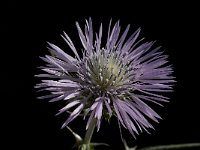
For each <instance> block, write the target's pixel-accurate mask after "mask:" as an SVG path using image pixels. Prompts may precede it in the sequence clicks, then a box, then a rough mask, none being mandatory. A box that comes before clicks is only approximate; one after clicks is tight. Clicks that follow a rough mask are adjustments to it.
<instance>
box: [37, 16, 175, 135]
mask: <svg viewBox="0 0 200 150" xmlns="http://www.w3.org/2000/svg"><path fill="white" fill-rule="evenodd" d="M111 22H112V21H110V23H109V28H108V34H107V41H106V44H105V46H104V47H103V46H102V31H103V29H102V24H101V25H100V28H99V33H96V34H95V39H94V33H93V27H92V21H91V18H90V19H89V20H86V25H85V29H84V31H83V30H82V29H81V28H80V26H79V24H78V23H77V22H76V27H77V29H78V34H79V37H80V40H81V43H82V45H83V50H82V55H83V56H82V57H80V56H79V54H78V51H77V50H76V48H75V46H74V44H73V42H72V40H71V39H70V38H69V36H68V35H67V34H66V33H65V32H64V34H63V35H62V38H63V39H64V40H65V42H66V43H67V44H68V46H69V47H70V48H71V50H72V51H73V53H74V55H75V57H72V56H70V55H68V54H67V53H65V52H64V51H63V50H62V49H60V48H59V47H58V46H56V45H54V44H51V43H48V45H49V47H48V49H49V51H50V53H51V54H52V55H46V56H45V57H41V59H42V60H44V61H45V62H46V66H42V67H41V69H42V70H43V71H44V72H46V73H45V74H39V75H37V76H38V77H45V78H49V79H45V80H42V83H40V84H37V85H36V88H40V89H41V90H47V91H50V94H49V95H44V96H41V97H39V98H41V99H45V98H49V99H50V100H49V101H50V102H55V101H60V100H64V101H66V106H64V107H63V108H62V109H60V110H59V112H58V113H57V115H59V114H61V113H64V112H66V111H68V110H73V111H72V112H71V114H70V115H69V117H68V118H67V120H66V121H65V122H64V124H63V125H62V128H63V127H65V126H67V125H68V124H69V123H70V122H71V121H72V120H74V119H75V118H76V117H77V116H79V115H80V114H81V113H82V112H83V115H84V118H85V117H86V116H89V118H88V121H87V125H86V129H88V126H89V125H90V123H91V120H92V119H94V118H96V122H95V123H96V126H97V131H98V130H99V128H100V124H101V121H102V118H103V117H111V116H112V115H114V116H116V117H117V119H118V123H119V126H121V125H122V126H123V127H124V128H126V129H128V130H129V132H130V133H131V134H132V135H133V136H134V137H135V134H139V133H140V132H142V131H147V132H148V128H153V126H152V125H151V123H150V120H153V121H155V122H158V121H159V119H160V118H161V117H160V116H159V115H158V114H157V113H156V112H155V111H154V110H153V109H151V108H150V107H149V106H148V105H147V104H146V103H147V102H153V103H156V104H159V105H162V102H167V101H168V98H167V97H166V96H163V95H161V93H163V92H170V91H172V84H173V82H174V78H173V76H172V75H171V73H172V72H173V70H172V67H171V65H168V61H167V55H164V54H163V51H160V47H156V48H152V46H153V44H154V42H145V43H141V42H142V40H143V39H142V40H138V36H139V33H140V28H139V29H138V30H136V31H135V32H134V33H133V34H132V35H130V36H127V34H128V31H129V28H130V25H128V26H127V27H126V29H125V31H124V32H123V33H120V30H121V27H120V25H119V21H117V22H116V23H115V24H114V26H113V27H111V26H112V25H111V24H112V23H111ZM72 108H74V109H72Z"/></svg>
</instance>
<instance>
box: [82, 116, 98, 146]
mask: <svg viewBox="0 0 200 150" xmlns="http://www.w3.org/2000/svg"><path fill="white" fill-rule="evenodd" d="M96 121H97V120H96V118H93V119H92V120H91V122H90V125H89V127H88V130H87V132H86V134H85V138H84V140H83V143H84V144H86V145H89V144H90V141H91V138H92V135H93V132H94V129H95V126H96Z"/></svg>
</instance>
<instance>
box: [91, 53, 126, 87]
mask: <svg viewBox="0 0 200 150" xmlns="http://www.w3.org/2000/svg"><path fill="white" fill-rule="evenodd" d="M88 66H89V68H90V69H89V74H90V80H91V82H92V83H93V85H94V86H95V87H96V88H98V89H99V90H101V91H109V90H112V89H113V90H114V89H116V88H117V87H118V86H120V85H122V84H123V81H124V74H125V69H126V67H125V66H124V65H123V63H122V61H121V60H119V58H117V55H116V54H113V53H112V54H109V55H105V54H104V53H103V54H99V55H93V57H92V58H91V59H90V60H89V65H88Z"/></svg>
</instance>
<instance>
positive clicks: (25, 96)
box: [0, 0, 200, 150]
mask: <svg viewBox="0 0 200 150" xmlns="http://www.w3.org/2000/svg"><path fill="white" fill-rule="evenodd" d="M2 6H3V8H4V9H1V10H2V13H1V21H0V26H1V28H0V34H1V35H0V36H1V37H2V39H1V53H0V54H1V55H0V56H1V60H0V61H1V75H3V77H2V78H1V85H2V89H3V91H2V90H1V93H2V94H3V95H2V96H1V102H0V103H1V108H2V109H1V110H2V113H1V125H3V127H2V128H1V130H2V132H1V136H3V142H2V144H5V146H6V147H5V148H3V149H10V148H11V147H13V148H14V149H18V148H19V149H21V150H22V149H52V150H66V149H70V147H72V146H73V143H74V138H73V136H72V135H71V134H70V133H69V132H68V131H67V130H66V129H63V130H60V127H61V125H62V123H63V121H64V120H65V119H66V116H64V115H62V116H59V117H55V116H54V114H55V113H56V112H57V111H58V109H59V108H61V107H62V106H63V105H61V104H60V103H48V102H47V101H45V100H44V101H41V100H38V99H36V96H37V93H36V91H35V89H34V88H33V86H34V85H35V84H36V83H37V82H39V80H38V79H36V78H34V77H33V76H34V74H36V73H38V70H37V69H36V67H38V66H39V65H42V64H43V62H42V61H41V60H40V59H39V56H42V55H45V54H47V49H46V41H50V42H52V43H55V44H56V45H59V46H60V47H62V48H63V49H64V50H66V51H68V50H69V49H68V48H67V47H66V44H65V43H64V42H63V40H62V38H61V37H60V34H61V33H62V31H66V33H68V34H69V36H70V37H71V38H72V39H73V40H74V41H75V42H74V43H76V44H77V46H78V47H80V46H81V45H80V42H79V39H78V35H77V32H76V28H75V21H79V22H80V24H81V26H83V25H84V21H85V19H88V17H92V20H93V23H94V28H95V29H96V30H98V28H99V25H100V23H101V22H103V25H104V26H103V27H104V28H103V29H104V31H107V28H106V27H107V26H108V21H109V20H110V18H113V20H114V21H117V20H118V19H120V20H121V26H122V29H125V27H126V25H127V24H129V23H130V24H131V25H132V26H131V32H133V31H134V30H135V29H137V28H138V27H142V33H141V37H143V36H145V37H146V39H147V40H148V41H149V40H150V41H151V40H157V45H162V46H163V49H164V50H165V51H166V53H167V54H168V55H169V60H170V62H171V63H172V64H173V66H174V71H175V72H174V76H176V80H177V83H176V86H175V92H174V93H172V94H170V98H171V100H170V103H167V104H166V105H165V107H164V108H162V109H160V108H159V111H160V115H161V116H162V118H163V120H161V122H160V124H155V125H154V126H155V130H152V131H151V135H148V134H147V133H143V134H141V135H139V136H138V137H137V139H136V140H135V139H134V138H132V137H131V136H130V134H128V132H127V131H125V130H123V131H124V137H125V139H126V140H127V142H128V144H129V145H130V146H134V145H138V146H139V147H143V146H150V145H158V144H174V143H187V142H200V123H199V114H200V108H199V73H198V71H199V55H198V51H199V44H198V40H199V32H198V28H199V27H198V24H197V22H198V20H199V17H200V16H199V15H198V12H197V10H198V9H197V8H196V6H197V5H196V4H192V3H189V4H188V3H183V2H181V3H169V2H162V3H161V2H159V3H158V2H157V3H156V2H154V3H146V2H144V1H141V3H136V2H135V1H128V2H125V1H114V2H110V4H109V2H103V1H96V2H89V1H84V2H81V3H80V2H79V1H73V3H72V2H70V1H65V2H58V1H55V2H49V1H47V2H36V1H28V2H25V1H12V0H10V1H7V2H6V3H5V5H2ZM103 33H104V32H103ZM77 41H78V42H77ZM2 119H3V120H2ZM70 126H71V127H72V128H73V129H74V130H75V131H77V132H78V133H80V134H81V135H84V133H85V121H82V118H79V119H76V120H75V121H73V122H72V123H71V124H70ZM93 141H96V142H106V143H108V144H110V145H111V149H119V150H120V149H123V144H122V142H121V139H120V135H119V130H118V125H117V121H116V119H114V118H113V120H112V121H111V125H109V124H108V123H107V122H105V121H103V122H102V126H101V128H100V131H99V132H98V134H96V133H95V135H94V138H93Z"/></svg>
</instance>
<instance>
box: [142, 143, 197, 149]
mask: <svg viewBox="0 0 200 150" xmlns="http://www.w3.org/2000/svg"><path fill="white" fill-rule="evenodd" d="M194 147H200V143H186V144H173V145H162V146H152V147H146V148H142V149H140V150H171V149H182V148H194Z"/></svg>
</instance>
